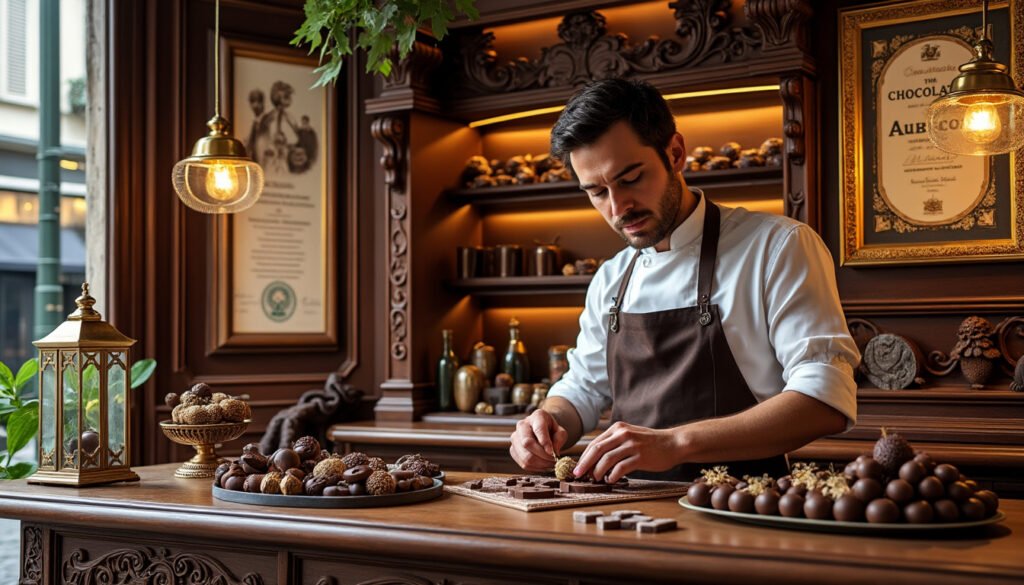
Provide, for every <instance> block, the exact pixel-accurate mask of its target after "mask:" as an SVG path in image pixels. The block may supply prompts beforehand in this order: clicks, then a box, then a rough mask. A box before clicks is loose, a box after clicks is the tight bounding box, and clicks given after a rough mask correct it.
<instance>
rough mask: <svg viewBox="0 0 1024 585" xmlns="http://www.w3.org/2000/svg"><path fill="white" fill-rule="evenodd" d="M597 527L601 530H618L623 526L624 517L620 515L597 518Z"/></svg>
mask: <svg viewBox="0 0 1024 585" xmlns="http://www.w3.org/2000/svg"><path fill="white" fill-rule="evenodd" d="M597 527H598V528H600V529H601V530H618V529H620V528H622V518H619V517H618V516H601V517H600V518H598V519H597Z"/></svg>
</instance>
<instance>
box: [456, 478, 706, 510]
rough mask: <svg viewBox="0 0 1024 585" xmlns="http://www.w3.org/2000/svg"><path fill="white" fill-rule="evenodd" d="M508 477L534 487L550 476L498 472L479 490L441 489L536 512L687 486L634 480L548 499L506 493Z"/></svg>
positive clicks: (662, 494)
mask: <svg viewBox="0 0 1024 585" xmlns="http://www.w3.org/2000/svg"><path fill="white" fill-rule="evenodd" d="M510 478H513V479H527V480H529V481H533V482H534V483H536V484H537V485H538V486H539V485H543V483H544V482H545V481H551V480H552V478H551V476H546V477H545V476H538V475H534V476H526V477H523V476H509V475H500V476H492V477H485V478H482V479H481V480H480V481H482V482H483V487H482V488H481V489H479V490H471V489H469V488H467V487H465V484H458V485H446V486H445V488H444V489H445V490H447V491H449V492H451V493H453V494H456V495H459V496H466V497H470V498H475V499H478V500H482V501H484V502H488V503H491V504H497V505H499V506H505V507H507V508H515V509H516V510H520V511H522V512H536V511H540V510H554V509H557V508H579V507H583V506H599V505H606V504H612V505H614V504H620V503H624V502H630V501H636V500H652V499H656V498H667V497H675V498H678V497H679V496H680V495H681V494H685V493H686V488H687V487H688V486H689V485H690V484H689V483H682V482H677V481H654V480H643V479H635V480H632V481H630V482H628V483H617V484H615V485H614V486H612V491H611V493H602V494H564V493H561V492H555V495H554V496H552V497H550V498H545V499H540V500H519V499H516V498H515V497H513V496H512V495H511V494H509V493H508V490H509V487H510V486H508V485H506V483H507V482H508V480H509V479H510Z"/></svg>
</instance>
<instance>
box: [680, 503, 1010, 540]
mask: <svg viewBox="0 0 1024 585" xmlns="http://www.w3.org/2000/svg"><path fill="white" fill-rule="evenodd" d="M679 505H680V506H682V507H684V508H686V509H687V510H693V511H695V512H703V513H705V514H711V515H713V516H721V517H723V518H728V519H729V520H735V521H736V522H743V523H746V524H754V525H757V526H767V527H770V528H788V529H792V530H810V531H814V532H832V533H838V534H873V535H877V536H886V535H890V536H899V535H904V534H913V535H914V536H927V535H928V534H934V535H936V536H939V535H941V536H943V537H945V536H948V534H949V533H950V532H955V531H962V530H967V529H972V528H978V527H982V526H988V525H990V524H995V523H997V522H1002V521H1003V519H1005V518H1006V514H1003V513H1002V512H998V511H997V512H996V513H995V515H994V516H990V517H988V518H984V519H982V520H974V521H971V522H948V523H941V524H938V523H931V524H906V523H891V524H872V523H869V522H841V521H839V520H813V519H810V518H787V517H785V516H767V515H764V514H745V513H742V512H731V511H729V510H716V509H714V508H705V507H702V506H695V505H693V504H691V503H689V502H688V501H687V500H686V496H683V497H681V498H679Z"/></svg>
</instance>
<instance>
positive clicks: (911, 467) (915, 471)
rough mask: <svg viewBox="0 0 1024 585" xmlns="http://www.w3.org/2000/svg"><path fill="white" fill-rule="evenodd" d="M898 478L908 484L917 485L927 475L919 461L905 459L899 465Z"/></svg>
mask: <svg viewBox="0 0 1024 585" xmlns="http://www.w3.org/2000/svg"><path fill="white" fill-rule="evenodd" d="M899 475H900V479H902V480H903V481H905V482H907V483H909V484H910V485H917V484H919V483H921V480H922V479H924V478H925V476H927V475H928V470H926V469H925V468H924V465H922V464H921V462H920V461H907V462H906V463H904V464H903V465H901V466H900V474H899Z"/></svg>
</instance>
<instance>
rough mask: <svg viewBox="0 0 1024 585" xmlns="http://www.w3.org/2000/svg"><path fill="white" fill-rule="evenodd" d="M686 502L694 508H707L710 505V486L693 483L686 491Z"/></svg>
mask: <svg viewBox="0 0 1024 585" xmlns="http://www.w3.org/2000/svg"><path fill="white" fill-rule="evenodd" d="M686 500H687V501H688V502H690V503H691V504H693V505H694V506H700V507H702V508H707V507H708V506H710V505H711V486H709V485H708V484H706V483H695V484H693V485H691V486H690V489H688V490H686Z"/></svg>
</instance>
